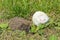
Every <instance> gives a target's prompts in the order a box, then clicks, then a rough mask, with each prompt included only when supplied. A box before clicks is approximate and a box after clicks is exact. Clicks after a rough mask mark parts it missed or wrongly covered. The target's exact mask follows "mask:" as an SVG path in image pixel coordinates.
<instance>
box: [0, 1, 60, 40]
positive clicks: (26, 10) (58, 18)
mask: <svg viewBox="0 0 60 40" xmlns="http://www.w3.org/2000/svg"><path fill="white" fill-rule="evenodd" d="M36 11H43V12H45V13H46V14H47V15H48V16H49V21H48V22H47V23H45V24H44V27H43V28H41V29H40V30H38V31H36V30H35V29H36V28H35V25H31V29H32V30H29V31H31V32H30V33H28V34H27V33H26V32H25V31H21V30H15V31H12V30H10V29H9V26H8V21H9V20H10V19H11V18H14V17H22V18H24V19H27V20H28V21H32V15H33V14H34V13H35V12H36ZM41 27H42V26H41ZM34 28H35V29H34ZM0 40H60V0H0Z"/></svg>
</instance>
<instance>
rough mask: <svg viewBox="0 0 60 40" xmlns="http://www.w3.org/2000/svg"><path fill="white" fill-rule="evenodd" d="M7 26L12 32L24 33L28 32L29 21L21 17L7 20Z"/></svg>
mask: <svg viewBox="0 0 60 40" xmlns="http://www.w3.org/2000/svg"><path fill="white" fill-rule="evenodd" d="M8 25H9V27H10V28H11V29H12V30H25V31H26V32H29V30H30V27H31V21H28V20H26V19H24V18H21V17H14V18H11V19H10V20H9V23H8Z"/></svg>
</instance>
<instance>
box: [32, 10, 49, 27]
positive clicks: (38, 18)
mask: <svg viewBox="0 0 60 40" xmlns="http://www.w3.org/2000/svg"><path fill="white" fill-rule="evenodd" d="M48 20H49V17H48V16H47V15H46V14H45V13H44V12H42V11H37V12H35V13H34V15H33V16H32V21H33V24H35V25H36V26H39V25H40V24H44V23H46V22H47V21H48Z"/></svg>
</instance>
